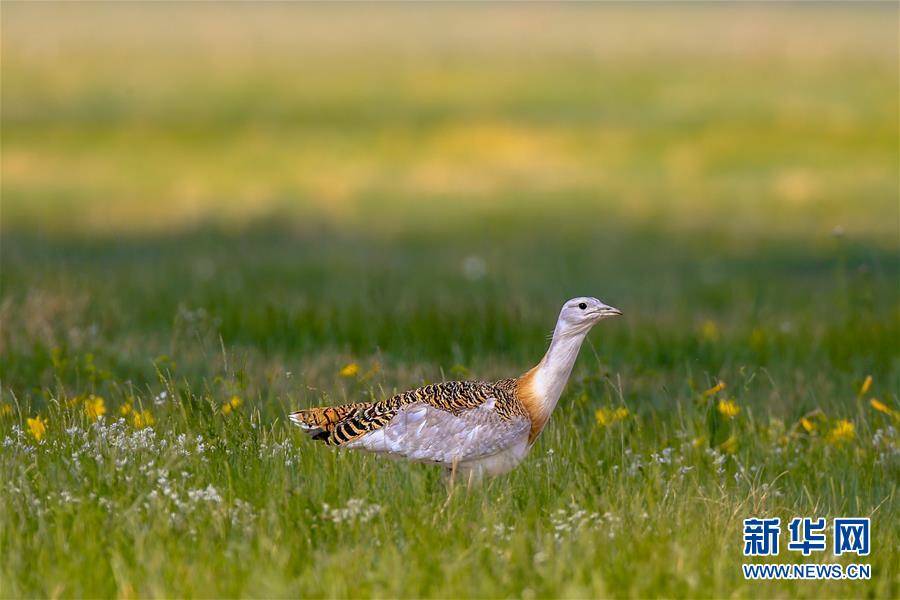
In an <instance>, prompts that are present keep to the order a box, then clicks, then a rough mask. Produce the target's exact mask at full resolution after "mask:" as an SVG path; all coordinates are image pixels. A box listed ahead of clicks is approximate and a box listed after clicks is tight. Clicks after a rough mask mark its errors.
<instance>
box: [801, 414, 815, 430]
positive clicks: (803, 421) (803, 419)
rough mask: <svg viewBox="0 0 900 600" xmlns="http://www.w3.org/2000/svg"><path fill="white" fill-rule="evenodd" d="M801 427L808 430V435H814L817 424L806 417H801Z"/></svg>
mask: <svg viewBox="0 0 900 600" xmlns="http://www.w3.org/2000/svg"><path fill="white" fill-rule="evenodd" d="M800 425H801V426H802V427H803V429H805V430H806V433H812V432H813V431H815V429H816V424H815V423H813V422H812V421H810V420H809V419H807V418H806V417H800Z"/></svg>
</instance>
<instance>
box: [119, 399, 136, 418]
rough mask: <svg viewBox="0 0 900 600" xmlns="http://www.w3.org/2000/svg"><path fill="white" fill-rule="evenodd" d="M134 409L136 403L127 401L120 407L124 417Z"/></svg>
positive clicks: (120, 412)
mask: <svg viewBox="0 0 900 600" xmlns="http://www.w3.org/2000/svg"><path fill="white" fill-rule="evenodd" d="M133 410H134V404H133V403H131V402H126V403H125V404H123V405H122V406H120V407H119V414H120V415H122V416H123V417H127V416H128V415H129V414H130V413H131V411H133Z"/></svg>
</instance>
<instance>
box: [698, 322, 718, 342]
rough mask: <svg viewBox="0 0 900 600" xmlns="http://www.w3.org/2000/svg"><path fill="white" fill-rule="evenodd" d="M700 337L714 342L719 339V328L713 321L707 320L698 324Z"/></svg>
mask: <svg viewBox="0 0 900 600" xmlns="http://www.w3.org/2000/svg"><path fill="white" fill-rule="evenodd" d="M700 335H701V336H702V337H703V339H705V340H706V341H709V342H715V341H716V340H718V339H719V326H718V325H716V322H715V321H712V320H710V319H707V320H706V321H703V323H701V324H700Z"/></svg>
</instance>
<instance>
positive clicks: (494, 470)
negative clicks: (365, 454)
mask: <svg viewBox="0 0 900 600" xmlns="http://www.w3.org/2000/svg"><path fill="white" fill-rule="evenodd" d="M530 428H531V422H530V421H529V420H528V418H527V417H524V416H520V417H513V418H512V419H509V420H504V419H501V418H500V416H499V415H498V414H497V412H496V410H494V399H493V398H490V399H488V401H486V402H485V403H484V404H482V405H480V406H478V407H477V408H472V409H468V410H464V411H462V412H460V413H459V414H458V415H454V414H452V413H450V412H448V411H445V410H441V409H438V408H435V407H434V406H431V405H430V404H427V403H425V402H415V403H412V404H408V405H406V406H404V407H402V408H401V409H400V410H399V412H398V413H397V414H396V415H395V416H394V418H393V419H391V421H390V423H388V424H387V425H385V426H384V427H382V428H381V429H376V430H375V431H372V432H370V433H367V434H366V435H363V436H362V437H360V438H357V439H356V440H353V441H352V442H350V443H348V444H346V445H345V446H344V447H345V448H357V449H360V450H367V451H369V452H377V453H380V454H388V455H392V456H396V457H403V458H406V459H408V460H413V461H419V462H430V463H437V464H440V465H443V466H445V467H448V468H452V467H454V466H456V467H457V468H458V469H459V470H461V471H471V472H476V471H477V474H478V475H481V474H485V475H499V474H501V473H505V472H507V471H509V470H511V469H512V468H513V467H515V466H516V465H517V464H519V462H521V461H522V459H523V458H524V457H525V455H526V454H527V453H528V432H529V430H530Z"/></svg>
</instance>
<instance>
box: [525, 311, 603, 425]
mask: <svg viewBox="0 0 900 600" xmlns="http://www.w3.org/2000/svg"><path fill="white" fill-rule="evenodd" d="M586 335H587V331H578V332H566V331H563V330H562V329H561V327H560V326H559V325H557V327H556V330H555V331H554V332H553V340H552V341H551V342H550V348H548V349H547V353H546V354H545V355H544V358H542V359H541V362H539V363H538V365H537V366H536V367H534V368H533V369H531V370H530V371H528V372H527V373H525V374H524V375H522V377H520V378H519V385H518V390H519V399H520V401H521V402H522V404H523V405H524V407H525V409H526V410H527V411H528V414H529V416H530V417H531V435H530V439H529V441H532V442H533V441H534V440H535V439H536V438H537V436H538V435H539V434H540V432H541V430H542V429H543V428H544V425H546V424H547V420H548V419H549V418H550V414H551V413H552V412H553V409H554V408H556V403H557V402H559V397H560V396H561V395H562V392H563V389H564V388H565V387H566V382H567V381H568V380H569V375H571V373H572V367H573V366H574V365H575V359H576V358H578V351H579V350H580V349H581V343H582V342H583V341H584V338H585V336H586Z"/></svg>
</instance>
